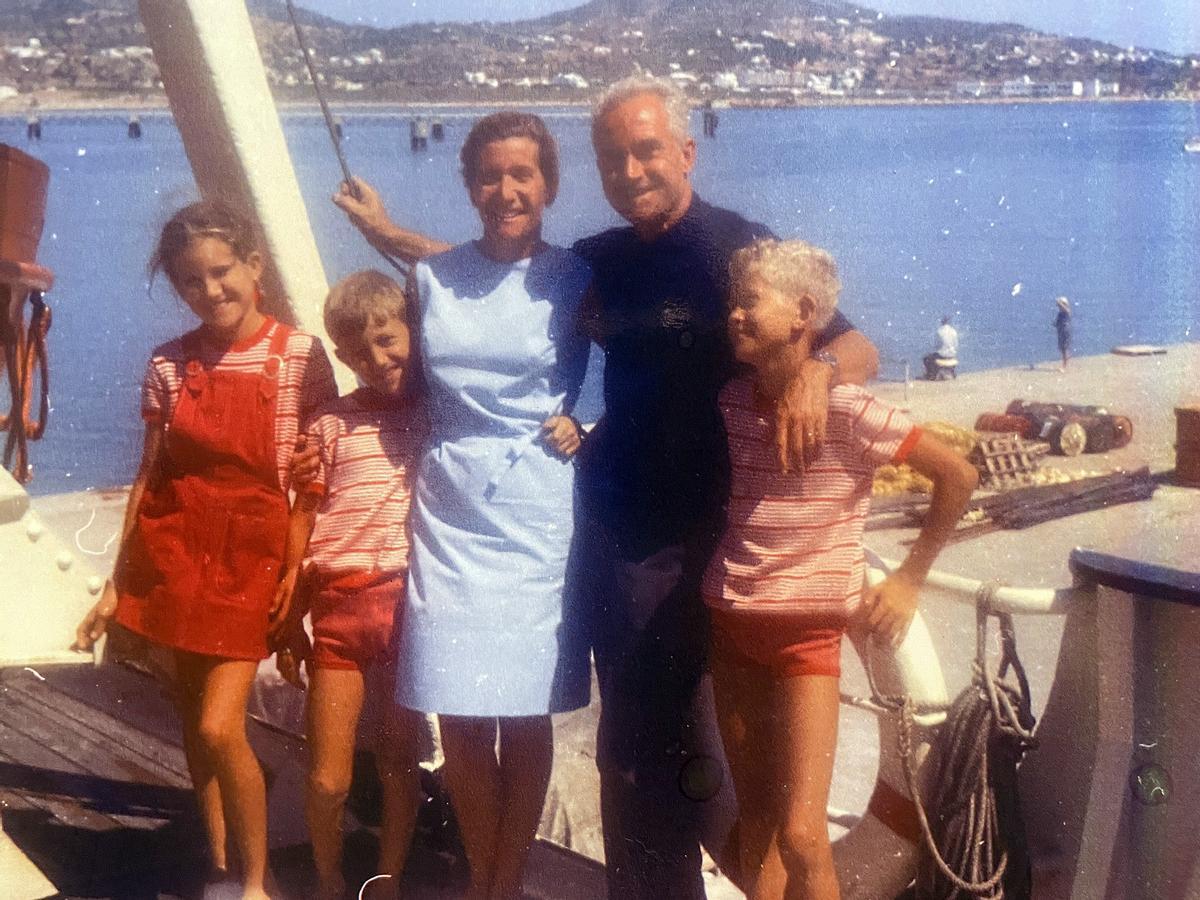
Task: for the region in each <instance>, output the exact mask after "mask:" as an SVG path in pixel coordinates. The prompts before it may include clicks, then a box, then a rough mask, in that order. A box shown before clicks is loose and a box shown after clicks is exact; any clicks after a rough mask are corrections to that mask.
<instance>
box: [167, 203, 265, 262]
mask: <svg viewBox="0 0 1200 900" xmlns="http://www.w3.org/2000/svg"><path fill="white" fill-rule="evenodd" d="M203 237H215V238H220V239H221V240H223V241H224V242H225V243H227V244H228V245H229V246H230V248H231V249H232V250H233V252H234V254H235V255H236V256H237V258H238V259H240V260H242V261H243V262H244V261H245V260H246V259H247V258H249V256H250V254H251V253H253V252H255V251H256V250H257V249H258V241H257V240H256V239H255V236H254V226H253V225H251V223H250V218H249V217H248V216H246V215H244V214H243V213H241V212H240V211H238V210H237V209H235V208H234V207H233V206H231V205H230V204H228V203H226V202H225V201H224V200H200V201H198V202H196V203H189V204H188V205H187V206H185V207H184V208H183V209H181V210H179V212H177V213H175V215H173V216H171V218H170V219H168V220H167V224H165V225H163V227H162V233H161V234H160V235H159V238H158V246H157V247H155V248H154V253H153V255H152V256H151V257H150V275H151V277H153V276H154V275H155V274H156V273H157V272H159V271H160V270H161V271H164V272H166V273H167V277H168V278H170V277H171V264H172V263H173V262H174V261H175V260H176V259H177V258H178V257H179V255H180V254H181V253H183V252H184V251H185V250H187V248H188V246H189V245H190V244H191V243H192V241H194V240H196V239H197V238H203Z"/></svg>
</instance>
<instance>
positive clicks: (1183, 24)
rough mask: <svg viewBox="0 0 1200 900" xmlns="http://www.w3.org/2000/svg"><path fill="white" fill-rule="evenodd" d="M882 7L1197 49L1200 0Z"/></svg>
mask: <svg viewBox="0 0 1200 900" xmlns="http://www.w3.org/2000/svg"><path fill="white" fill-rule="evenodd" d="M583 2H584V0H488V2H487V3H480V2H478V0H297V5H299V6H303V7H307V8H309V9H312V10H315V11H317V12H322V13H325V14H326V15H328V16H332V17H333V18H335V19H341V20H343V21H346V22H355V21H361V22H364V23H366V24H372V25H381V26H389V25H403V24H405V23H408V22H434V21H436V22H444V21H451V20H458V21H462V20H478V19H488V20H493V21H504V20H515V19H527V18H533V17H535V16H538V15H544V14H546V13H550V12H556V11H558V10H561V9H569V8H571V7H573V6H581V5H583ZM747 2H753V0H747ZM864 5H866V6H867V7H869V8H871V9H876V10H879V11H880V12H884V13H894V14H898V15H900V14H902V15H935V16H942V17H945V18H953V19H974V20H976V21H980V22H1001V21H1002V22H1017V23H1019V24H1021V25H1026V26H1028V27H1030V28H1035V29H1037V30H1039V31H1048V32H1051V33H1054V34H1061V35H1073V36H1075V37H1090V38H1096V39H1098V40H1103V41H1109V42H1111V43H1114V44H1116V45H1118V46H1121V47H1125V46H1130V45H1136V46H1139V47H1150V48H1154V49H1158V50H1167V51H1170V52H1173V53H1200V0H1137V2H1129V0H972V2H970V3H964V2H963V0H868V2H866V3H865V4H864Z"/></svg>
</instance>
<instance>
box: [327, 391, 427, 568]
mask: <svg viewBox="0 0 1200 900" xmlns="http://www.w3.org/2000/svg"><path fill="white" fill-rule="evenodd" d="M306 430H307V432H308V434H309V435H311V436H312V437H313V439H315V440H316V442H317V445H318V448H319V450H320V468H319V470H318V472H317V477H316V479H315V481H314V486H315V487H316V488H317V489H321V490H324V493H325V497H324V499H323V500H322V502H321V506H320V509H319V510H318V511H317V524H316V527H315V528H314V529H313V534H312V538H311V539H310V540H309V542H308V558H309V559H310V560H312V561H313V562H315V563H316V564H317V566H318V568H320V569H321V570H322V571H323V572H348V571H371V570H379V571H387V572H390V571H402V570H405V569H407V568H408V548H409V529H408V510H409V505H410V501H411V496H412V494H411V478H412V477H413V476H414V475H415V474H416V472H415V470H416V463H417V458H418V455H419V454H420V452H421V447H422V446H423V445H424V443H425V439H426V437H427V436H428V434H429V419H428V414H427V412H426V408H425V406H424V404H422V403H411V402H410V403H409V404H408V405H407V406H406V405H402V404H401V403H400V402H399V401H397V400H395V399H393V398H390V397H382V396H380V395H379V394H376V393H374V392H373V391H371V390H370V389H369V388H360V389H359V390H357V391H354V392H353V393H350V394H347V395H346V396H345V397H339V398H338V399H337V400H334V401H333V402H332V403H329V404H328V405H326V406H325V407H324V408H323V409H321V411H320V412H319V413H318V414H317V417H316V419H314V420H313V422H312V423H311V424H310V425H309V426H308V428H307V429H306Z"/></svg>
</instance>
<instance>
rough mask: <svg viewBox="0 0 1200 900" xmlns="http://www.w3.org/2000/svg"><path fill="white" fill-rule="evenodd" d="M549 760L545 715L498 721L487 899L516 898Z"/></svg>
mask: <svg viewBox="0 0 1200 900" xmlns="http://www.w3.org/2000/svg"><path fill="white" fill-rule="evenodd" d="M553 761H554V732H553V729H552V728H551V725H550V717H549V716H519V717H518V716H513V717H505V718H502V719H500V823H499V828H498V830H497V833H496V861H495V872H494V874H493V876H492V889H491V898H492V900H514V898H519V897H520V896H521V876H522V875H523V873H524V871H525V860H526V858H527V857H528V856H529V848H530V846H531V845H532V844H533V841H534V837H535V836H536V834H537V827H538V822H540V821H541V818H542V806H543V805H544V804H545V801H546V788H547V787H548V786H549V784H550V769H551V766H552V764H553Z"/></svg>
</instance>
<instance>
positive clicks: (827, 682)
mask: <svg viewBox="0 0 1200 900" xmlns="http://www.w3.org/2000/svg"><path fill="white" fill-rule="evenodd" d="M730 278H731V280H732V281H733V285H732V288H731V294H732V304H731V310H730V313H729V331H730V337H731V339H732V342H733V348H734V352H735V354H736V356H737V359H738V361H739V362H741V363H744V364H746V366H747V367H748V370H746V371H743V372H741V373H739V375H738V376H737V377H736V378H734V379H733V380H731V381H730V382H729V383H728V384H726V385H725V386H724V387H723V388H722V389H721V393H720V399H719V403H720V408H721V414H722V417H723V419H724V422H725V427H726V430H727V431H728V433H729V441H730V446H731V454H730V455H731V457H732V459H731V463H732V488H731V491H730V504H729V517H728V522H727V524H726V527H725V531H724V534H723V535H722V537H721V541H720V544H719V545H718V547H717V549H716V552H715V553H714V554H713V556H712V560H711V561H710V563H709V565H708V569H707V571H706V572H705V576H704V585H703V593H704V599H705V602H706V603H707V604H708V606H709V607H710V609H711V612H712V622H713V632H712V647H713V663H712V665H713V680H714V686H715V689H716V697H717V710H718V714H719V719H720V723H721V733H722V736H723V737H724V740H725V750H726V752H727V753H728V756H729V762H730V768H731V770H732V772H733V779H734V784H735V786H736V788H737V795H738V800H739V803H740V805H741V811H740V814H739V817H738V838H739V841H738V848H737V849H738V855H739V860H738V865H737V871H739V872H740V873H741V874H742V877H743V883H742V884H741V885H739V886H740V887H742V888H743V890H745V891H746V893H747V895H748V896H750V897H754V898H756V900H786V898H797V897H803V898H805V900H836V898H837V897H838V895H839V894H838V890H839V889H838V875H837V870H836V869H835V867H834V862H833V853H832V849H831V847H830V843H829V827H828V822H827V820H826V807H827V806H828V802H829V787H830V783H831V781H832V777H833V765H834V753H835V751H836V749H837V730H838V712H839V693H838V680H839V677H840V674H841V645H842V637H843V635H844V634H845V631H846V629H847V628H848V626H850V624H851V623H852V622H853V621H855V620H858V621H859V622H860V624H861V625H862V627H863V628H864V629H865V630H866V631H868V632H870V633H871V634H873V635H874V637H875V638H876V640H880V641H883V642H886V643H888V644H891V645H892V646H896V645H897V644H899V642H900V640H901V639H902V638H903V636H904V633H905V632H906V631H907V630H908V626H909V624H910V622H911V621H912V618H913V614H914V612H915V611H916V608H917V591H918V589H919V588H920V586H921V584H922V582H924V580H925V576H926V575H927V574H928V572H929V569H930V566H931V565H932V564H933V560H934V557H935V556H936V555H937V553H938V551H939V550H940V549H941V547H942V545H943V544H944V543H945V542H946V539H947V538H948V537H949V536H950V534H951V533H953V531H954V526H955V523H956V522H957V521H958V518H959V516H960V515H961V514H962V511H963V509H964V507H965V506H966V503H967V500H968V499H969V498H970V496H971V492H972V490H974V488H975V485H976V483H977V482H978V479H979V476H978V474H977V473H976V471H975V468H974V467H973V466H972V465H971V464H970V463H968V462H967V461H966V460H965V459H963V458H962V457H961V456H959V455H958V454H956V453H955V452H954V451H953V450H951V449H950V448H949V447H947V446H946V445H944V444H942V443H941V442H939V441H937V440H936V439H935V438H934V437H933V436H932V435H928V434H924V433H922V431H921V430H920V429H919V428H917V427H915V426H914V425H913V424H912V422H910V421H909V420H908V419H907V417H905V416H904V414H903V413H901V412H900V411H899V410H897V409H894V408H892V407H890V406H888V405H887V404H885V403H882V402H880V401H879V400H876V399H875V398H874V397H872V396H871V395H870V394H869V393H867V391H865V390H864V389H863V388H862V387H860V386H858V385H845V384H843V385H837V386H836V387H834V388H833V390H832V391H831V392H830V402H829V410H830V411H829V432H828V435H829V437H828V440H827V441H826V442H825V444H824V446H823V447H822V448H821V451H820V455H819V456H818V458H817V460H816V464H815V465H814V466H813V467H811V468H810V469H809V470H808V471H805V472H803V473H787V472H781V471H779V470H778V468H777V467H773V466H772V465H771V463H772V462H773V457H774V454H775V447H774V442H773V440H772V436H771V432H772V425H771V412H770V405H771V404H770V403H769V398H772V397H778V396H779V394H780V392H781V391H782V390H783V389H784V388H785V386H786V376H787V372H788V369H789V367H790V365H791V360H792V359H793V357H794V355H795V354H797V353H798V354H800V355H801V356H803V355H805V354H807V353H808V349H807V348H808V346H809V345H810V343H811V341H812V339H813V336H814V335H815V334H816V333H818V332H819V329H820V328H822V327H823V326H824V324H825V323H826V322H827V321H828V320H829V318H830V316H832V315H833V312H834V310H835V309H836V308H837V299H838V293H839V291H840V289H841V285H840V283H839V281H838V277H837V267H836V265H835V263H834V261H833V257H832V256H830V255H829V254H828V253H827V252H825V251H824V250H821V249H819V248H817V247H813V246H812V245H810V244H806V243H804V242H803V241H770V240H768V241H758V242H756V243H754V244H753V245H751V246H750V247H747V248H744V249H742V250H739V251H738V252H737V253H735V254H734V256H733V260H732V262H731V271H730ZM764 399H767V400H768V402H767V403H766V404H764V402H763V401H764ZM764 405H765V407H766V409H765V411H764ZM904 462H907V463H908V464H909V465H911V466H912V467H913V468H914V469H916V471H918V472H920V473H921V474H923V475H925V476H927V477H928V478H930V479H931V480H932V482H933V498H932V502H931V504H930V508H929V514H928V515H927V516H926V518H925V521H924V524H923V526H922V528H921V533H920V535H919V536H918V538H917V541H916V543H915V544H914V545H913V547H912V550H911V552H910V553H909V555H908V557H907V558H906V559H905V560H904V562H903V563H902V564H901V565H900V566H899V568H897V569H896V571H895V572H893V573H892V574H891V575H889V576H888V578H887V579H885V580H884V581H883V582H882V583H881V584H879V585H876V586H874V587H867V586H866V584H865V582H864V579H865V575H866V563H865V560H864V556H863V543H862V535H863V524H864V522H865V520H866V515H867V511H868V508H869V507H870V504H871V482H872V476H873V474H874V470H875V469H876V468H877V467H878V466H881V465H884V464H891V465H900V464H901V463H904Z"/></svg>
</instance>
